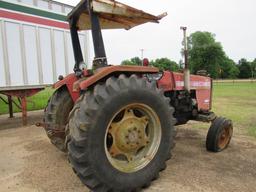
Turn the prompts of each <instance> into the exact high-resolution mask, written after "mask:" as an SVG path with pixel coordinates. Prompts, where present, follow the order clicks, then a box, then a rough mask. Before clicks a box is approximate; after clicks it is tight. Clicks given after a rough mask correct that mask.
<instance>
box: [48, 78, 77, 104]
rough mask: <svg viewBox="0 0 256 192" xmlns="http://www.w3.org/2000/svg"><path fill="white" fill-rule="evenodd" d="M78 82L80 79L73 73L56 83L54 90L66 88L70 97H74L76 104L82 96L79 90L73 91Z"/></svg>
mask: <svg viewBox="0 0 256 192" xmlns="http://www.w3.org/2000/svg"><path fill="white" fill-rule="evenodd" d="M77 80H78V78H77V76H76V75H75V73H71V74H69V75H68V76H66V77H65V78H64V79H63V80H61V81H58V82H56V83H55V84H54V85H53V88H54V89H58V88H60V87H62V86H66V87H67V89H68V91H69V93H70V95H71V97H72V99H73V101H74V102H75V101H76V100H77V99H78V98H79V96H80V93H79V90H74V89H73V85H74V84H75V82H76V81H77Z"/></svg>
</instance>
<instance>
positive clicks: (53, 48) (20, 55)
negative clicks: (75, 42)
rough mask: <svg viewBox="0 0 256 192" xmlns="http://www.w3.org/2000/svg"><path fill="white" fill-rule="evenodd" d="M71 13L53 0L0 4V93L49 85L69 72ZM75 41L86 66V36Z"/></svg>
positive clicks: (66, 7)
mask: <svg viewBox="0 0 256 192" xmlns="http://www.w3.org/2000/svg"><path fill="white" fill-rule="evenodd" d="M71 10H72V7H71V6H69V5H65V4H61V3H58V2H54V1H44V0H8V1H7V0H5V1H0V91H1V90H13V89H20V88H21V87H22V89H24V88H26V87H27V88H31V87H42V86H46V85H50V84H53V83H54V82H56V81H57V79H58V76H59V75H63V76H65V75H67V74H69V73H71V72H72V71H73V67H74V63H75V61H74V56H73V49H72V44H71V37H70V32H69V25H68V23H67V21H66V15H67V14H68V13H69V12H70V11H71ZM79 38H80V42H81V47H82V51H83V56H84V61H85V63H87V64H88V63H89V61H88V58H89V51H88V50H87V49H86V47H89V46H87V45H88V33H87V32H83V33H80V34H79Z"/></svg>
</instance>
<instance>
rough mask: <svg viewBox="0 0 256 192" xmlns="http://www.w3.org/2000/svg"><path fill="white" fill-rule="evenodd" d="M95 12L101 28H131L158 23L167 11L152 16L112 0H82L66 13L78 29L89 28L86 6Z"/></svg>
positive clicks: (89, 22)
mask: <svg viewBox="0 0 256 192" xmlns="http://www.w3.org/2000/svg"><path fill="white" fill-rule="evenodd" d="M89 1H90V2H89ZM89 5H90V6H91V8H92V10H93V12H95V13H97V14H98V16H99V20H100V25H101V28H102V29H126V30H128V29H131V28H133V27H135V26H137V25H141V24H144V23H147V22H153V23H158V22H159V20H161V19H162V18H163V17H165V16H166V15H167V13H163V14H161V15H159V16H154V15H151V14H148V13H145V12H143V11H141V10H138V9H135V8H133V7H130V6H128V5H125V4H123V3H119V2H117V1H114V0H82V1H81V2H80V3H79V4H78V5H77V6H76V7H75V8H74V9H73V10H72V11H71V13H70V14H69V15H68V19H69V20H72V19H75V22H76V26H77V28H78V30H88V29H91V21H90V17H89V13H88V6H89Z"/></svg>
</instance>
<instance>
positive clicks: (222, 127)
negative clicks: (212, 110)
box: [206, 117, 233, 152]
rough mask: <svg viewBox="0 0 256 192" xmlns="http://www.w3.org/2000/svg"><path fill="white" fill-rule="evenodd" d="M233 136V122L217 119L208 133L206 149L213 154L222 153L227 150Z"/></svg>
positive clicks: (221, 118)
mask: <svg viewBox="0 0 256 192" xmlns="http://www.w3.org/2000/svg"><path fill="white" fill-rule="evenodd" d="M232 135H233V124H232V121H231V120H229V119H226V118H223V117H217V118H216V119H215V120H214V121H213V122H212V125H211V127H210V129H209V131H208V134H207V138H206V149H207V150H208V151H212V152H221V151H223V150H224V149H226V148H227V147H228V145H229V143H230V141H231V138H232Z"/></svg>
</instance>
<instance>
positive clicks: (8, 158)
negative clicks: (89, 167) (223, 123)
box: [0, 111, 256, 192]
mask: <svg viewBox="0 0 256 192" xmlns="http://www.w3.org/2000/svg"><path fill="white" fill-rule="evenodd" d="M29 116H30V120H29V122H30V123H31V124H34V123H35V122H37V121H40V120H41V117H42V111H38V112H32V113H30V114H29ZM20 124H21V121H20V117H19V115H17V114H16V118H15V119H12V120H11V119H8V118H7V116H5V115H4V116H0V147H1V150H0V191H1V192H14V191H15V192H44V191H45V192H73V191H76V192H86V191H89V190H88V189H87V188H86V187H84V186H83V185H82V184H81V182H80V181H79V179H78V178H77V177H76V176H75V174H74V173H73V171H72V170H71V168H70V165H69V163H68V162H67V157H66V155H65V154H63V153H61V152H59V151H58V150H57V149H55V148H54V147H53V146H52V145H51V144H50V142H49V140H48V139H47V137H46V135H45V133H44V130H43V129H41V128H38V127H36V126H34V125H29V126H26V127H22V126H21V125H20ZM198 125H199V129H191V128H189V127H191V124H188V125H186V126H182V127H178V135H177V139H176V142H177V143H176V147H175V149H174V151H173V158H172V159H171V160H170V161H168V163H167V164H168V167H167V169H166V170H165V171H163V172H162V173H161V176H160V178H159V179H158V180H156V181H155V182H153V183H152V186H151V187H150V188H148V189H146V190H145V192H153V191H158V192H159V191H164V192H169V191H172V192H186V191H195V192H199V191H207V192H208V191H210V192H211V191H212V192H223V191H228V192H231V191H232V192H234V191H237V192H255V191H256V140H255V139H253V138H250V137H246V136H242V135H237V134H236V133H235V135H234V137H233V140H232V142H231V145H230V147H229V148H228V149H227V150H225V151H224V152H222V153H218V154H215V153H209V152H207V151H206V150H205V136H206V133H207V130H205V129H200V124H198Z"/></svg>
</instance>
